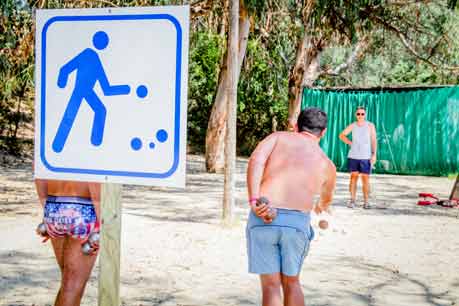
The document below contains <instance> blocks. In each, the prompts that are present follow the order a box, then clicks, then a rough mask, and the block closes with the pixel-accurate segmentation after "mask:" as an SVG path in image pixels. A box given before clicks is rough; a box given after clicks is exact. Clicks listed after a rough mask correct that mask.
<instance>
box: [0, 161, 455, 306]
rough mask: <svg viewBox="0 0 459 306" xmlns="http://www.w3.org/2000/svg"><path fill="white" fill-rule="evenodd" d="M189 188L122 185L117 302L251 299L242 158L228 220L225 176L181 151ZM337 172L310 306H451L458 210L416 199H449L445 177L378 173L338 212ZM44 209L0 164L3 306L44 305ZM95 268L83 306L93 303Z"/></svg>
mask: <svg viewBox="0 0 459 306" xmlns="http://www.w3.org/2000/svg"><path fill="white" fill-rule="evenodd" d="M188 159H189V162H188V176H187V188H186V189H185V190H179V189H165V188H151V187H136V186H124V187H123V219H122V259H121V260H122V261H121V296H122V304H123V305H163V306H169V305H182V306H185V305H186V306H192V305H196V306H197V305H216V306H217V305H218V306H224V305H259V304H260V303H259V300H260V291H259V283H258V278H257V276H254V275H249V274H248V273H247V272H246V269H247V258H246V252H245V236H244V229H245V222H246V214H247V205H246V203H245V199H246V191H245V182H244V178H245V167H246V165H247V163H246V160H243V159H241V160H239V161H238V172H239V173H238V176H237V189H238V194H237V211H236V213H237V218H238V220H239V222H237V224H235V225H234V226H233V227H232V228H223V227H222V226H221V225H220V215H221V200H222V185H223V177H222V176H221V175H215V174H207V173H205V172H204V164H203V159H202V158H201V157H198V156H190V157H189V158H188ZM347 179H348V176H347V175H346V174H339V178H338V186H337V192H336V198H335V201H334V211H333V213H334V214H333V217H332V220H331V225H330V228H329V229H328V230H326V231H319V230H318V229H317V226H316V225H317V220H315V221H314V224H313V226H315V227H316V233H317V235H316V238H315V240H314V242H313V243H312V247H311V251H310V253H309V256H308V257H307V259H306V261H305V264H304V266H303V270H302V274H301V279H302V282H303V288H304V292H305V300H306V303H307V305H315V306H321V305H346V306H348V305H351V306H359V305H394V306H404V305H459V256H458V254H459V235H458V233H459V219H458V218H457V214H458V210H457V209H447V208H442V207H439V206H435V207H433V206H432V207H419V206H416V201H417V193H418V192H420V191H431V192H434V193H437V194H438V195H441V196H443V197H447V196H448V195H449V191H450V189H451V187H452V184H453V181H451V180H449V179H447V178H433V177H413V176H411V177H406V176H405V177H404V176H388V175H375V176H374V177H373V185H374V186H375V190H376V200H377V202H378V204H383V202H386V204H387V205H388V208H387V209H384V210H383V209H372V210H363V209H361V208H356V209H353V210H351V209H348V208H346V207H344V203H345V200H346V198H347V191H346V189H347ZM40 214H41V210H40V208H39V205H38V204H37V198H36V195H35V191H34V188H33V184H32V179H31V169H30V164H29V163H25V164H18V165H14V166H13V167H6V166H1V167H0V233H2V235H1V239H0V305H52V303H53V299H54V295H55V293H56V292H57V290H58V286H59V272H58V268H57V265H56V263H55V260H54V258H53V255H52V250H51V247H50V245H49V243H48V244H42V243H41V242H40V240H39V238H38V237H37V236H36V235H35V234H34V229H35V227H36V225H37V224H38V223H39V222H40V219H41V217H40ZM97 275H98V269H97V268H96V269H95V270H94V271H93V274H92V277H91V279H90V282H89V283H88V288H87V290H86V295H85V297H84V299H83V303H82V305H91V306H92V305H97Z"/></svg>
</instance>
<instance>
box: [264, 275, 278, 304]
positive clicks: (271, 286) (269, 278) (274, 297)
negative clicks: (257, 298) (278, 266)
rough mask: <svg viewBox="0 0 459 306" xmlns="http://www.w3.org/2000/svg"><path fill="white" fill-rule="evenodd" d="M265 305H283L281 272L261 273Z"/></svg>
mask: <svg viewBox="0 0 459 306" xmlns="http://www.w3.org/2000/svg"><path fill="white" fill-rule="evenodd" d="M260 281H261V291H262V295H263V299H262V305H263V306H282V297H281V276H280V273H274V274H262V275H260Z"/></svg>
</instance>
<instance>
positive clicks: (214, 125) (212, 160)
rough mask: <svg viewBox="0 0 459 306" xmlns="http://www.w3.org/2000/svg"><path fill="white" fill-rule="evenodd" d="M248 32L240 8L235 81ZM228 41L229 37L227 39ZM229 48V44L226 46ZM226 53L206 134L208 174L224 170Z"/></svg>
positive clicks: (244, 14)
mask: <svg viewBox="0 0 459 306" xmlns="http://www.w3.org/2000/svg"><path fill="white" fill-rule="evenodd" d="M249 31H250V19H249V16H248V14H247V10H246V9H245V8H244V7H243V6H241V11H240V16H239V52H238V53H239V54H238V56H237V57H238V64H237V79H236V80H239V75H240V73H241V68H242V63H243V61H244V57H245V53H246V50H247V40H248V37H249ZM228 40H229V37H228ZM228 46H229V44H228ZM227 60H228V51H227V52H226V54H225V60H224V61H223V66H222V68H221V70H220V78H219V79H220V81H219V84H218V90H217V95H216V97H215V102H214V105H213V106H212V112H211V114H210V118H209V123H208V125H207V133H206V169H207V171H208V172H219V173H221V172H223V169H224V152H225V134H226V119H227V112H226V111H227V107H226V106H227V101H228V96H227V91H226V87H227V85H226V83H227V81H228V77H229V76H228V70H227V66H226V64H227Z"/></svg>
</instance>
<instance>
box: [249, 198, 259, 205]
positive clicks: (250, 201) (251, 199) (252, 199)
mask: <svg viewBox="0 0 459 306" xmlns="http://www.w3.org/2000/svg"><path fill="white" fill-rule="evenodd" d="M257 200H258V198H250V199H249V203H250V204H253V203H256V202H257Z"/></svg>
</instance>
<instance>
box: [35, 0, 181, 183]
mask: <svg viewBox="0 0 459 306" xmlns="http://www.w3.org/2000/svg"><path fill="white" fill-rule="evenodd" d="M36 14H37V16H36V21H37V24H36V104H35V169H34V170H35V177H36V178H47V179H65V180H76V181H93V182H105V183H125V184H142V185H155V186H171V187H183V186H184V185H185V169H186V167H185V155H186V152H185V151H186V106H187V105H186V99H187V82H188V79H187V73H188V28H189V7H188V6H171V7H140V8H110V9H75V10H68V9H66V10H37V13H36Z"/></svg>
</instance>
